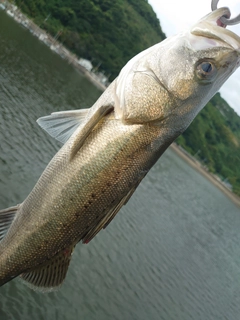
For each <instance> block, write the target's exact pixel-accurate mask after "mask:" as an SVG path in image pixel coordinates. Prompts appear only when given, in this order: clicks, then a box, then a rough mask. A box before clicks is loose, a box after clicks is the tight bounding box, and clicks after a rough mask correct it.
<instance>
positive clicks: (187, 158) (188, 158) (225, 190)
mask: <svg viewBox="0 0 240 320" xmlns="http://www.w3.org/2000/svg"><path fill="white" fill-rule="evenodd" d="M170 147H171V148H172V150H174V152H175V153H177V154H178V155H179V156H180V157H181V158H182V159H184V160H185V161H186V162H187V163H188V164H189V165H191V167H193V168H194V169H195V170H197V171H198V172H199V173H201V174H202V175H203V176H204V177H206V178H207V179H208V180H209V181H210V182H212V183H213V184H214V185H215V186H216V187H217V188H218V189H220V190H221V191H222V192H223V193H224V194H225V195H226V196H227V197H228V198H229V199H230V200H231V201H232V202H234V203H235V204H236V205H237V206H238V207H240V198H239V197H238V196H237V195H236V194H235V193H233V192H232V191H231V190H229V189H228V188H227V187H225V186H224V184H223V183H222V182H221V181H219V180H218V179H217V178H216V177H215V176H214V175H213V174H211V173H210V172H208V171H207V170H206V169H205V168H204V167H203V166H202V165H201V163H200V162H198V161H197V160H194V159H192V156H190V155H188V154H187V152H186V151H182V150H181V148H180V147H179V146H178V145H177V144H176V143H172V144H171V146H170Z"/></svg>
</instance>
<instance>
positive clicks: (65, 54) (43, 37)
mask: <svg viewBox="0 0 240 320" xmlns="http://www.w3.org/2000/svg"><path fill="white" fill-rule="evenodd" d="M3 3H4V8H3V7H1V8H0V10H4V11H6V13H7V14H8V15H9V16H10V17H12V18H13V19H14V20H15V21H16V22H17V23H19V24H21V25H22V26H23V27H25V28H27V29H28V30H29V31H30V32H31V33H32V34H33V35H34V36H36V37H37V38H38V39H39V40H40V41H42V42H44V43H45V44H46V45H47V46H48V47H49V48H50V49H51V50H52V51H54V52H55V53H56V54H58V55H59V56H61V58H62V59H63V60H66V61H67V62H68V63H69V64H72V65H73V66H74V68H75V69H76V70H77V71H79V72H80V73H81V74H82V75H84V76H85V77H86V78H87V79H88V80H89V81H91V82H92V84H93V85H95V86H96V87H97V88H98V89H100V90H101V91H104V90H106V88H107V86H106V85H105V84H104V83H102V82H101V79H100V77H99V76H98V74H96V73H94V72H92V71H89V70H87V69H86V68H85V67H84V66H82V65H81V64H80V63H79V57H77V56H76V55H75V54H73V53H71V52H70V51H69V50H68V49H67V48H65V47H64V46H63V45H62V44H61V43H60V42H58V41H57V39H56V37H52V36H51V35H49V34H47V33H46V31H45V30H43V29H41V28H40V27H39V26H38V25H36V24H35V23H34V22H33V21H32V20H30V19H29V18H28V17H27V16H26V15H24V14H23V13H22V12H21V11H20V10H19V8H18V7H16V6H14V5H13V4H12V3H10V2H8V1H6V0H0V4H3ZM170 148H171V149H172V150H173V151H174V152H175V153H176V154H177V155H178V156H180V157H181V158H182V159H183V160H185V161H186V162H187V163H188V164H189V165H190V166H191V167H193V168H194V169H195V170H197V171H198V172H199V173H200V174H202V175H203V176H204V177H206V178H207V179H208V180H209V181H210V182H211V183H212V184H213V185H215V186H216V187H217V188H218V189H219V190H220V191H222V192H223V193H224V194H225V195H226V196H227V197H228V198H229V199H230V200H231V201H232V202H233V203H234V204H235V205H236V206H238V207H240V197H238V196H237V195H236V194H235V193H233V192H232V191H231V190H230V189H228V188H227V187H226V186H225V185H224V184H223V183H222V182H221V180H218V179H217V177H216V176H214V175H213V174H212V173H210V172H209V171H207V170H206V169H205V168H204V167H203V166H202V165H201V163H200V162H199V161H197V160H196V159H194V158H193V157H192V156H191V155H190V154H188V153H187V151H185V150H184V149H182V148H181V147H179V146H178V145H177V144H176V143H175V142H173V143H172V144H171V145H170Z"/></svg>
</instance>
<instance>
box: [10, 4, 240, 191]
mask: <svg viewBox="0 0 240 320" xmlns="http://www.w3.org/2000/svg"><path fill="white" fill-rule="evenodd" d="M15 3H16V4H17V5H18V7H19V8H20V9H21V10H22V11H24V12H25V13H27V14H28V15H29V16H30V17H31V18H32V19H33V20H34V21H35V22H36V23H37V24H38V25H39V26H40V27H41V28H44V29H46V30H47V31H48V32H49V33H51V34H52V35H56V34H57V35H60V37H59V38H58V40H60V41H61V42H62V43H63V44H64V45H65V46H67V47H68V48H69V49H70V50H72V51H73V52H74V53H76V54H77V55H78V56H79V57H83V58H87V59H89V60H91V61H92V63H93V65H94V66H98V67H99V68H100V70H103V71H104V72H105V74H106V75H110V80H113V79H114V78H115V77H116V76H117V74H118V73H119V71H120V69H121V68H122V67H123V65H124V64H125V63H126V62H127V61H128V60H129V59H130V58H131V57H133V56H134V55H135V54H137V53H138V52H140V51H142V50H144V49H145V48H147V47H149V46H151V45H153V44H155V43H157V42H159V41H161V40H163V39H164V38H165V35H164V33H163V32H162V30H161V27H160V24H159V20H158V19H157V17H156V14H155V13H154V11H153V10H152V7H151V6H150V5H149V4H148V1H147V0H115V1H113V0H78V1H77V0H15ZM177 142H178V143H179V144H180V145H181V146H183V147H184V148H185V149H186V150H187V151H188V152H190V153H191V154H192V155H194V156H195V157H196V158H198V159H199V160H200V161H201V162H202V163H203V164H205V165H206V166H207V167H208V169H209V170H210V171H211V172H213V173H215V174H217V175H218V176H219V177H221V178H222V179H223V180H225V181H229V182H230V183H231V185H232V186H233V191H234V192H235V193H237V194H238V195H240V117H239V116H238V115H237V114H236V113H235V112H234V111H233V109H231V108H230V107H229V106H228V104H227V103H226V102H225V101H224V100H223V99H222V98H221V97H220V95H219V94H217V95H216V96H215V97H214V98H213V99H212V100H211V101H210V102H209V103H208V104H207V106H206V107H205V108H204V109H203V110H202V112H201V113H200V114H199V115H198V116H197V117H196V119H195V120H194V121H193V123H192V124H191V126H190V127H189V128H188V130H187V131H186V132H185V133H184V134H183V135H182V136H180V137H179V138H178V139H177Z"/></svg>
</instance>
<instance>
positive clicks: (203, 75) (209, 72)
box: [196, 60, 217, 83]
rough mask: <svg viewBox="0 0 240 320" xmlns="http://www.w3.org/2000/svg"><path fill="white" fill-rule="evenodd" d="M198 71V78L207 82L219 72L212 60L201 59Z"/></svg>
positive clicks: (197, 67)
mask: <svg viewBox="0 0 240 320" xmlns="http://www.w3.org/2000/svg"><path fill="white" fill-rule="evenodd" d="M196 73H197V76H198V78H199V79H200V80H202V81H203V82H205V83H206V82H210V80H213V79H214V78H215V76H216V74H217V68H216V67H215V65H214V63H213V62H212V61H209V60H205V61H203V60H201V61H199V62H198V63H197V66H196Z"/></svg>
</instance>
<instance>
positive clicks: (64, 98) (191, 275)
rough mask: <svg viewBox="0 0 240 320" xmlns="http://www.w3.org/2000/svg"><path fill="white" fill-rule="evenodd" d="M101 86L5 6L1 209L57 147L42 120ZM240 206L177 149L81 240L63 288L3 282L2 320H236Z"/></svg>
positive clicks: (22, 192)
mask: <svg viewBox="0 0 240 320" xmlns="http://www.w3.org/2000/svg"><path fill="white" fill-rule="evenodd" d="M100 94H101V92H100V91H99V90H98V89H96V88H95V87H94V86H93V85H92V84H91V83H89V82H88V81H87V80H86V79H85V78H84V77H83V76H82V75H80V74H79V73H78V72H77V71H76V70H74V69H73V68H72V66H71V65H68V64H67V63H66V62H64V61H63V60H62V59H61V58H60V57H58V56H57V55H56V54H54V53H52V52H51V51H50V50H49V49H48V48H47V47H46V46H45V45H44V44H42V43H40V42H39V41H38V40H37V39H36V38H34V37H33V36H32V35H31V34H30V32H29V31H27V30H25V29H23V28H22V27H21V26H19V25H17V24H16V23H15V22H14V21H13V20H12V19H11V18H9V17H8V16H7V15H6V14H5V13H4V12H2V11H0V208H5V207H8V206H12V205H15V204H17V203H20V202H22V201H23V200H24V198H25V197H26V196H27V195H28V193H29V192H30V191H31V189H32V188H33V186H34V184H35V182H36V181H37V179H38V177H39V176H40V174H41V173H42V171H43V169H44V168H45V166H46V165H47V163H48V162H49V160H50V159H51V158H52V156H53V155H54V154H55V153H56V151H57V150H58V149H59V147H60V144H59V143H57V142H56V141H55V140H53V139H52V138H51V137H49V136H48V135H47V134H46V133H44V132H43V131H42V129H41V128H40V127H38V125H37V124H36V119H37V118H39V117H40V116H43V115H47V114H50V113H51V112H53V111H58V110H67V109H78V108H86V107H90V106H91V105H92V104H93V102H94V101H95V100H96V99H97V97H98V96H99V95H100ZM239 229H240V210H239V208H237V207H236V206H235V205H234V204H233V203H232V202H231V201H230V200H229V199H228V198H226V197H225V195H224V194H223V193H221V192H220V191H219V190H218V189H216V187H215V186H213V185H212V184H211V183H210V182H209V181H208V180H206V179H205V178H204V177H202V176H201V175H200V174H199V173H198V172H196V171H194V169H193V168H191V167H189V166H188V164H186V163H185V162H184V161H183V160H182V159H181V158H179V157H178V156H177V155H176V154H175V153H174V152H173V151H172V150H168V151H166V153H165V154H164V155H163V157H162V158H161V159H160V160H159V161H158V163H157V164H156V165H155V166H154V167H153V168H152V170H151V172H150V173H149V174H148V175H147V177H146V178H145V179H144V181H143V182H142V183H141V185H140V186H139V188H138V189H137V191H136V193H135V194H134V196H133V197H132V199H131V200H130V201H129V203H128V204H127V206H126V207H124V208H123V209H122V210H121V212H120V213H119V214H118V215H117V217H116V218H115V219H114V221H113V222H112V223H111V224H110V225H109V226H108V228H107V229H106V230H105V231H101V232H100V233H99V234H98V235H97V236H96V238H95V239H94V240H93V241H92V242H91V243H90V244H88V245H82V244H79V245H78V246H77V248H76V250H75V252H74V255H73V258H72V262H71V264H70V267H69V272H68V275H67V278H66V280H65V282H64V284H63V285H62V287H61V289H60V290H59V291H57V292H52V293H48V294H42V293H39V292H35V291H32V290H31V289H29V288H28V287H27V286H26V285H24V284H23V283H22V282H21V281H20V280H19V279H15V280H13V281H11V282H9V283H7V284H6V285H4V286H3V287H1V288H0V319H1V320H18V319H21V320H23V319H24V320H31V319H34V320H40V319H44V320H65V319H66V320H76V319H78V320H79V319H80V320H82V319H84V320H85V319H87V320H94V319H97V320H114V319H116V320H117V319H119V320H122V319H124V320H128V319H129V320H135V319H136V320H145V319H150V320H159V319H160V320H190V319H194V320H200V319H202V320H206V319H208V320H213V319H214V320H226V319H227V320H237V319H239V315H240V246H239V243H240V232H239Z"/></svg>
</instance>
